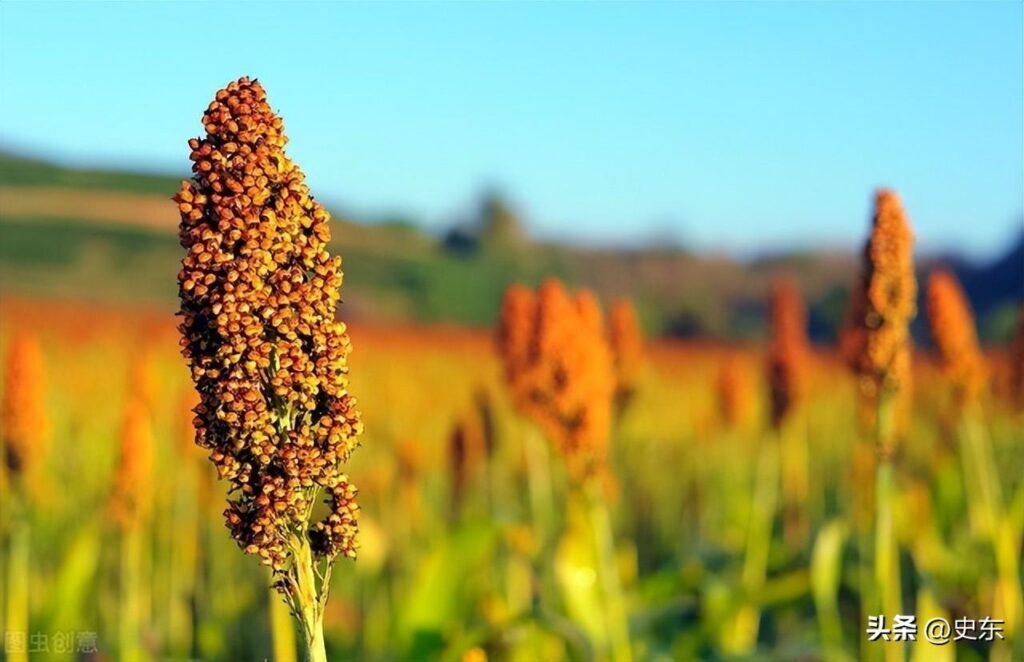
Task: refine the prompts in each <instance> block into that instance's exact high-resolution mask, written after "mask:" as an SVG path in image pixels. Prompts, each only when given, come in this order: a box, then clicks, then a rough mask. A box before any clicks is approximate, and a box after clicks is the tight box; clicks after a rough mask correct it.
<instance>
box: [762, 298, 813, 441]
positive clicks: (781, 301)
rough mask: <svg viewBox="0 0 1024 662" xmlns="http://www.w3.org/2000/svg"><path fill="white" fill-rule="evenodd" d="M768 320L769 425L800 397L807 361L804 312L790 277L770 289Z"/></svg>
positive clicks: (779, 421) (782, 417) (779, 419)
mask: <svg viewBox="0 0 1024 662" xmlns="http://www.w3.org/2000/svg"><path fill="white" fill-rule="evenodd" d="M771 321H772V342H771V347H770V349H769V352H768V384H769V387H770V392H771V404H772V411H771V415H772V425H774V426H775V427H779V426H781V425H782V423H783V421H784V420H785V419H786V417H787V416H789V414H790V413H791V412H792V410H793V408H794V406H795V405H796V403H797V402H798V400H799V399H800V396H801V393H802V391H803V387H804V381H805V372H806V363H807V351H808V350H807V312H806V309H805V308H804V302H803V298H802V297H801V296H800V290H799V289H798V288H797V285H796V283H795V282H793V281H792V280H789V279H779V280H778V281H776V283H775V285H774V287H773V289H772V305H771Z"/></svg>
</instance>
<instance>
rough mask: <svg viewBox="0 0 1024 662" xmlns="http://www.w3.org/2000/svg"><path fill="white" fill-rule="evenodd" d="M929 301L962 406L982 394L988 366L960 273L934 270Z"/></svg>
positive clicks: (932, 321)
mask: <svg viewBox="0 0 1024 662" xmlns="http://www.w3.org/2000/svg"><path fill="white" fill-rule="evenodd" d="M926 303H927V305H926V311H927V313H928V326H929V328H930V329H931V333H932V339H933V340H934V341H935V346H936V349H937V350H938V354H939V361H940V363H941V365H942V369H943V371H944V372H945V373H946V375H947V376H948V378H949V380H950V382H951V383H952V385H953V389H954V392H955V396H956V403H957V405H958V406H959V407H961V408H962V407H966V406H969V405H970V404H971V403H973V402H975V401H976V400H977V399H978V397H979V396H980V395H981V391H982V389H983V388H984V386H985V381H986V379H987V370H988V369H987V367H986V365H985V358H984V357H983V356H982V354H981V348H980V347H979V346H978V336H977V333H976V332H975V329H974V316H973V315H972V314H971V307H970V304H969V303H968V301H967V297H966V296H964V292H963V290H962V289H961V288H960V283H959V282H957V279H956V276H954V275H953V274H952V273H951V272H949V271H945V270H942V271H936V272H934V273H933V274H932V275H931V276H930V277H929V279H928V291H927V295H926Z"/></svg>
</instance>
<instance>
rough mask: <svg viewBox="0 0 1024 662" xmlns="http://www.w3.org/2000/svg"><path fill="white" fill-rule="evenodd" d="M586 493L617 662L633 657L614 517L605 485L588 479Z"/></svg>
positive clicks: (627, 660)
mask: <svg viewBox="0 0 1024 662" xmlns="http://www.w3.org/2000/svg"><path fill="white" fill-rule="evenodd" d="M584 492H585V495H586V500H587V506H588V511H589V514H590V525H591V527H592V528H593V531H594V539H595V540H594V541H595V543H596V545H597V547H596V549H597V554H598V563H599V566H600V574H601V582H602V588H603V594H604V599H605V616H606V618H607V622H608V636H609V639H610V640H611V648H612V651H611V652H612V659H613V660H616V661H617V662H629V661H630V660H632V659H633V654H632V651H631V649H630V641H629V619H628V617H627V615H626V603H625V599H624V598H623V595H622V586H621V583H620V581H619V570H618V564H617V563H616V560H615V540H614V537H613V534H612V525H611V519H610V518H609V516H608V508H607V507H606V506H605V502H604V499H603V498H602V495H601V486H600V485H599V484H598V481H597V480H596V479H595V478H591V479H589V480H587V482H586V485H584Z"/></svg>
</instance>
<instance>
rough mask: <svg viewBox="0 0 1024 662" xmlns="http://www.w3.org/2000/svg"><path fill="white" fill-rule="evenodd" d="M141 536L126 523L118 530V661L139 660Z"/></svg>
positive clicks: (140, 655) (136, 529) (136, 527)
mask: <svg viewBox="0 0 1024 662" xmlns="http://www.w3.org/2000/svg"><path fill="white" fill-rule="evenodd" d="M141 547H142V535H141V532H140V530H139V527H138V526H136V525H129V526H128V528H127V529H125V530H124V531H122V533H121V611H120V614H119V617H120V622H119V627H118V636H119V639H120V641H119V643H120V651H121V657H120V659H122V660H128V661H134V660H140V659H142V653H141V651H140V648H139V634H140V626H139V613H140V611H141V609H142V605H141V601H142V600H141V596H140V588H139V583H140V581H141V580H142V577H141V574H142V573H141V572H140V570H139V564H140V557H141V554H142V551H141Z"/></svg>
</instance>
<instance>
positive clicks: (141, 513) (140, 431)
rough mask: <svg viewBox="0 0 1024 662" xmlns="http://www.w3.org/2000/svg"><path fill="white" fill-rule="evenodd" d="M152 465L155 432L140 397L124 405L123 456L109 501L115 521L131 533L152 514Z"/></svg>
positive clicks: (147, 409)
mask: <svg viewBox="0 0 1024 662" xmlns="http://www.w3.org/2000/svg"><path fill="white" fill-rule="evenodd" d="M152 463H153V428H152V423H151V421H150V413H149V408H148V407H147V406H146V404H145V402H144V401H143V400H142V399H140V398H139V397H137V396H135V397H132V399H131V400H129V401H128V403H127V404H126V405H125V409H124V418H123V420H122V421H121V454H120V457H119V458H118V463H117V470H116V474H115V476H114V489H113V492H112V494H111V497H110V507H111V513H112V515H113V517H114V521H115V522H117V524H118V525H119V526H121V527H122V528H125V529H128V528H131V527H133V526H135V525H137V524H139V523H140V522H141V521H143V520H144V519H145V518H146V516H147V515H148V514H149V505H150V503H149V494H148V493H147V489H148V487H149V483H150V478H151V477H152Z"/></svg>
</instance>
